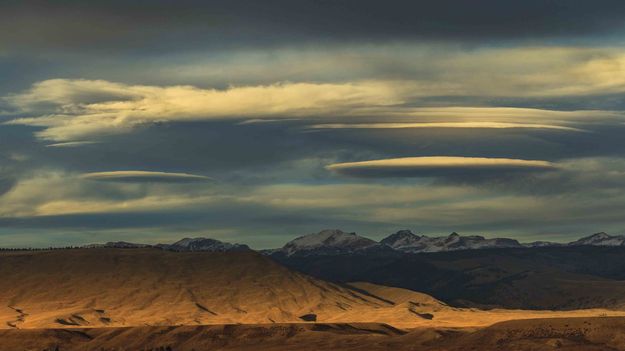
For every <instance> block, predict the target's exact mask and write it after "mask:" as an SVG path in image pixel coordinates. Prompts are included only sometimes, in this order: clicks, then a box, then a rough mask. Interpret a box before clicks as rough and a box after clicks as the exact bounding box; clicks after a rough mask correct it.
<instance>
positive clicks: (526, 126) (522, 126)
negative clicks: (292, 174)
mask: <svg viewBox="0 0 625 351" xmlns="http://www.w3.org/2000/svg"><path fill="white" fill-rule="evenodd" d="M308 128H311V129H404V128H484V129H512V128H520V129H556V130H563V131H569V132H583V131H584V130H583V129H579V128H573V127H565V126H557V125H550V124H530V123H504V122H420V123H401V122H399V123H326V124H314V125H311V126H309V127H308Z"/></svg>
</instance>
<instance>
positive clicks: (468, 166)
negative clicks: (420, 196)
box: [326, 156, 557, 177]
mask: <svg viewBox="0 0 625 351" xmlns="http://www.w3.org/2000/svg"><path fill="white" fill-rule="evenodd" d="M556 168H557V167H556V165H554V164H553V163H551V162H547V161H535V160H518V159H508V158H481V157H448V156H432V157H404V158H391V159H382V160H373V161H361V162H346V163H335V164H331V165H328V166H326V169H328V170H330V171H332V172H335V173H338V174H342V175H348V176H355V177H436V176H464V175H475V174H478V175H479V174H481V175H489V174H492V173H494V172H495V173H508V172H520V171H545V170H554V169H556Z"/></svg>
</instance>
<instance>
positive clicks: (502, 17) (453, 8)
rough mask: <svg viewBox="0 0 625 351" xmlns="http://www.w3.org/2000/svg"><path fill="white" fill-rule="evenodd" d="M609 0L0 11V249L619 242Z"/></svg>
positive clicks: (623, 178)
mask: <svg viewBox="0 0 625 351" xmlns="http://www.w3.org/2000/svg"><path fill="white" fill-rule="evenodd" d="M622 38H625V4H624V3H623V2H622V1H595V2H588V1H581V0H580V1H577V0H573V1H570V0H569V1H544V0H529V1H522V2H521V1H519V2H502V1H498V0H479V1H470V2H469V1H452V0H443V1H436V2H432V1H386V2H379V1H368V0H365V1H363V0H360V1H312V0H310V1H309V0H296V1H293V0H290V1H286V0H285V1H282V0H270V1H243V0H228V1H164V0H163V1H161V0H157V1H133V2H128V1H89V2H84V1H69V0H68V1H55V2H49V1H5V2H3V3H2V4H1V5H0V76H1V77H2V79H0V246H48V245H67V244H81V243H88V242H102V241H109V240H128V241H142V242H148V243H155V242H166V241H173V240H175V239H177V238H180V237H183V236H208V237H213V238H216V239H222V240H226V241H232V242H235V241H236V242H244V243H248V244H250V245H251V246H253V247H256V248H266V247H275V246H279V245H281V244H282V243H284V242H285V241H287V240H290V239H292V238H293V237H295V236H298V235H302V234H306V233H310V232H315V231H319V230H321V229H324V228H342V229H344V230H348V231H357V232H359V233H361V234H364V235H368V236H370V237H372V238H381V237H383V236H386V235H388V234H389V233H391V232H394V231H397V230H399V229H404V228H410V229H412V230H413V231H415V232H417V233H422V234H428V235H442V234H448V233H450V232H452V231H457V232H460V233H463V234H481V235H484V236H486V237H493V236H509V237H514V238H517V239H519V240H521V241H533V240H556V241H568V240H571V239H574V238H577V237H579V236H582V235H586V234H591V233H594V232H599V231H606V232H611V233H614V234H618V233H620V234H622V233H623V232H625V217H623V215H622V214H623V213H625V138H624V137H623V135H624V133H625V99H623V96H625V95H624V94H625V49H623V48H624V47H625V46H624V45H623V44H625V42H624V41H623V39H622Z"/></svg>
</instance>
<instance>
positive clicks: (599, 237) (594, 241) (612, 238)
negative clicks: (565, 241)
mask: <svg viewBox="0 0 625 351" xmlns="http://www.w3.org/2000/svg"><path fill="white" fill-rule="evenodd" d="M569 245H570V246H581V245H591V246H623V245H625V235H609V234H606V233H604V232H601V233H596V234H593V235H590V236H587V237H583V238H581V239H579V240H576V241H573V242H571V243H569Z"/></svg>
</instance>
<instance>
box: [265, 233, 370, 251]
mask: <svg viewBox="0 0 625 351" xmlns="http://www.w3.org/2000/svg"><path fill="white" fill-rule="evenodd" d="M380 246H381V245H380V244H379V243H378V242H376V241H374V240H371V239H368V238H364V237H362V236H359V235H357V234H356V233H346V232H343V231H341V230H338V229H326V230H322V231H320V232H319V233H315V234H308V235H304V236H300V237H299V238H296V239H294V240H292V241H289V242H288V243H286V245H284V246H283V247H282V248H281V249H279V250H275V251H274V253H282V254H285V255H287V256H292V255H297V254H300V255H306V254H317V255H330V254H341V253H353V252H357V251H361V250H366V249H371V248H376V247H380Z"/></svg>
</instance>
